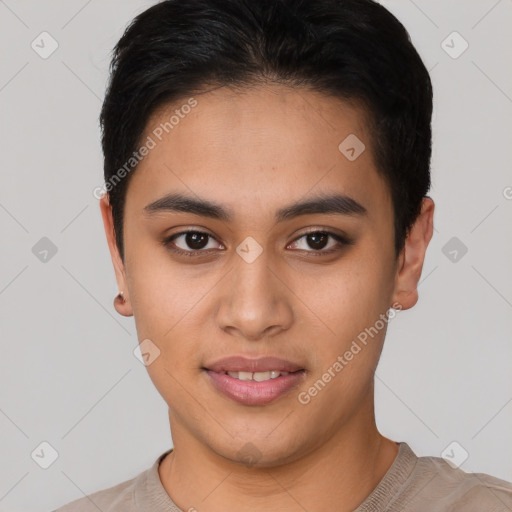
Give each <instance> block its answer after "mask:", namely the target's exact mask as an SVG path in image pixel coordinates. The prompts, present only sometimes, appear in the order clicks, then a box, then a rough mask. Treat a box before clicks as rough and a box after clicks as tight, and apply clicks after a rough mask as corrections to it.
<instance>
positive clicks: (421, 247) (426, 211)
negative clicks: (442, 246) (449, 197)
mask: <svg viewBox="0 0 512 512" xmlns="http://www.w3.org/2000/svg"><path fill="white" fill-rule="evenodd" d="M434 207H435V205H434V201H432V199H431V198H430V197H424V198H423V200H422V205H421V212H420V214H419V216H418V218H417V219H416V221H415V223H414V225H413V226H412V227H411V229H410V231H409V234H408V235H407V238H406V240H405V246H404V248H403V249H402V251H401V252H400V256H399V258H398V268H397V274H396V277H395V291H394V295H393V303H395V302H398V303H399V304H400V305H401V309H409V308H412V307H413V306H414V305H415V304H416V302H418V281H419V280H420V277H421V270H422V268H423V261H424V259H425V253H426V250H427V246H428V244H429V242H430V239H431V238H432V232H433V230H434Z"/></svg>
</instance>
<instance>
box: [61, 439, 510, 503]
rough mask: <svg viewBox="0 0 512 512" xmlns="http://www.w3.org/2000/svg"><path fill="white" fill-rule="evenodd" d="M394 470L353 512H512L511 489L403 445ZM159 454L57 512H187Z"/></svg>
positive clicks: (393, 467)
mask: <svg viewBox="0 0 512 512" xmlns="http://www.w3.org/2000/svg"><path fill="white" fill-rule="evenodd" d="M398 444H399V450H398V455H397V456H396V458H395V460H394V462H393V464H392V465H391V467H390V468H389V469H388V471H387V472H386V474H385V475H384V477H383V478H382V480H381V481H380V482H379V483H378V484H377V487H375V489H374V490H373V491H372V492H371V493H370V495H369V496H368V497H367V498H366V499H365V500H364V501H363V503H361V505H359V507H357V509H356V510H355V511H354V512H384V511H386V512H412V511H415V512H420V511H421V512H458V511H461V512H462V511H463V512H511V511H512V483H509V482H506V481H505V480H500V479H499V478H495V477H493V476H490V475H487V474H484V473H466V472H464V471H463V470H462V469H460V468H457V469H455V468H453V467H452V466H451V465H450V464H449V463H448V462H446V461H445V460H444V459H442V458H439V457H418V456H417V455H416V454H415V453H414V452H413V451H412V450H411V448H410V447H409V445H407V443H405V442H401V443H398ZM171 451H172V449H171V450H168V451H166V452H165V453H163V454H161V455H160V456H159V457H158V458H157V459H156V460H155V462H154V463H153V465H152V466H151V467H150V468H149V469H147V470H145V471H143V472H142V473H140V474H139V475H138V476H136V477H135V478H132V479H131V480H127V481H125V482H122V483H120V484H117V485H115V486H113V487H109V488H108V489H104V490H102V491H97V492H95V493H93V494H90V495H89V496H85V497H83V498H79V499H77V500H75V501H72V502H70V503H68V504H67V505H65V506H63V507H61V508H59V509H57V510H56V511H53V512H98V510H101V511H102V512H136V511H137V512H186V511H182V510H181V509H180V508H178V507H177V505H176V504H175V503H174V502H173V501H172V499H171V498H170V497H169V495H168V494H167V492H166V491H165V489H164V487H163V485H162V483H161V481H160V477H159V476H158V466H159V464H160V461H161V460H162V459H163V458H164V457H165V456H166V455H167V454H168V453H170V452H171Z"/></svg>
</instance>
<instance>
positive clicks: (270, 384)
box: [206, 370, 306, 405]
mask: <svg viewBox="0 0 512 512" xmlns="http://www.w3.org/2000/svg"><path fill="white" fill-rule="evenodd" d="M206 373H207V375H208V376H209V377H210V379H211V382H212V383H213V385H214V386H215V388H216V389H217V390H218V391H220V392H221V393H222V394H223V395H225V396H227V397H228V398H231V399H232V400H234V401H235V402H238V403H240V404H245V405H265V404H268V403H270V402H273V401H274V400H276V399H277V398H279V397H281V396H283V395H285V394H286V393H288V392H289V391H290V390H292V389H293V388H295V387H297V386H298V385H300V383H301V382H302V381H303V379H304V375H305V373H306V372H305V371H304V370H301V371H298V372H293V373H289V374H288V375H281V376H279V377H277V378H275V379H269V380H266V381H263V382H256V381H253V380H240V379H235V378H234V377H231V376H229V375H227V374H225V373H217V372H212V371H211V370H206Z"/></svg>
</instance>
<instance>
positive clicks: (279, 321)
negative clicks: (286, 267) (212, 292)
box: [218, 251, 292, 339]
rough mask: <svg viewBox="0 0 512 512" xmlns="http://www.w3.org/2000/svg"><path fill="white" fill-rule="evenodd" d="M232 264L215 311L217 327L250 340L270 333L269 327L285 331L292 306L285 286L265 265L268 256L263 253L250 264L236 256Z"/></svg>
mask: <svg viewBox="0 0 512 512" xmlns="http://www.w3.org/2000/svg"><path fill="white" fill-rule="evenodd" d="M234 265H235V268H234V269H233V271H232V272H230V279H229V280H228V281H226V283H225V286H226V290H225V293H223V295H222V303H221V304H220V307H219V309H218V322H219V325H220V327H221V328H223V329H224V330H233V329H235V330H237V331H239V333H240V334H241V335H243V336H244V337H246V338H252V339H254V338H259V337H261V336H265V335H267V334H269V331H270V330H271V329H270V328H272V330H282V329H287V328H288V327H289V326H290V323H291V321H292V309H291V304H290V303H289V300H288V299H289V297H288V296H287V293H286V289H285V288H286V287H284V285H283V284H282V283H281V281H280V280H279V279H277V278H276V276H275V275H274V272H273V271H271V270H270V268H269V266H268V258H267V254H266V253H265V252H264V251H263V252H262V253H261V254H259V255H258V256H257V257H256V258H255V259H254V260H252V261H251V260H247V259H244V257H243V255H242V256H238V255H236V257H235V260H234Z"/></svg>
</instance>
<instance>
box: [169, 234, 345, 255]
mask: <svg viewBox="0 0 512 512" xmlns="http://www.w3.org/2000/svg"><path fill="white" fill-rule="evenodd" d="M188 233H196V234H199V235H206V236H208V237H210V238H213V239H215V237H213V236H212V235H210V234H209V233H206V232H204V231H199V230H197V229H187V230H186V231H180V232H179V233H175V234H173V235H171V236H170V237H167V238H165V239H164V240H163V241H162V243H163V245H164V247H166V248H167V249H168V250H170V251H172V252H174V253H176V254H180V255H182V256H189V257H195V256H201V254H204V253H206V254H208V253H209V251H208V250H203V249H197V250H190V251H184V250H183V249H180V248H179V247H176V246H174V245H172V241H173V240H174V239H175V238H178V237H180V236H182V235H186V234H188ZM314 234H324V235H327V236H329V237H331V238H333V239H334V240H336V242H338V244H340V246H338V247H335V248H332V249H329V250H327V251H324V250H314V249H312V250H310V251H304V252H307V253H311V254H312V255H313V256H325V255H328V254H333V253H335V252H338V251H340V250H341V249H343V247H344V246H347V245H353V244H354V241H353V240H351V239H349V238H347V237H344V236H341V235H338V234H337V233H333V232H331V231H326V230H322V229H313V230H311V231H307V232H305V233H302V235H300V236H299V237H297V238H296V239H295V240H293V241H292V242H291V243H296V242H297V241H299V240H300V239H301V238H304V237H306V236H308V235H314ZM295 250H297V249H295ZM298 250H299V251H300V249H298Z"/></svg>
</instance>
